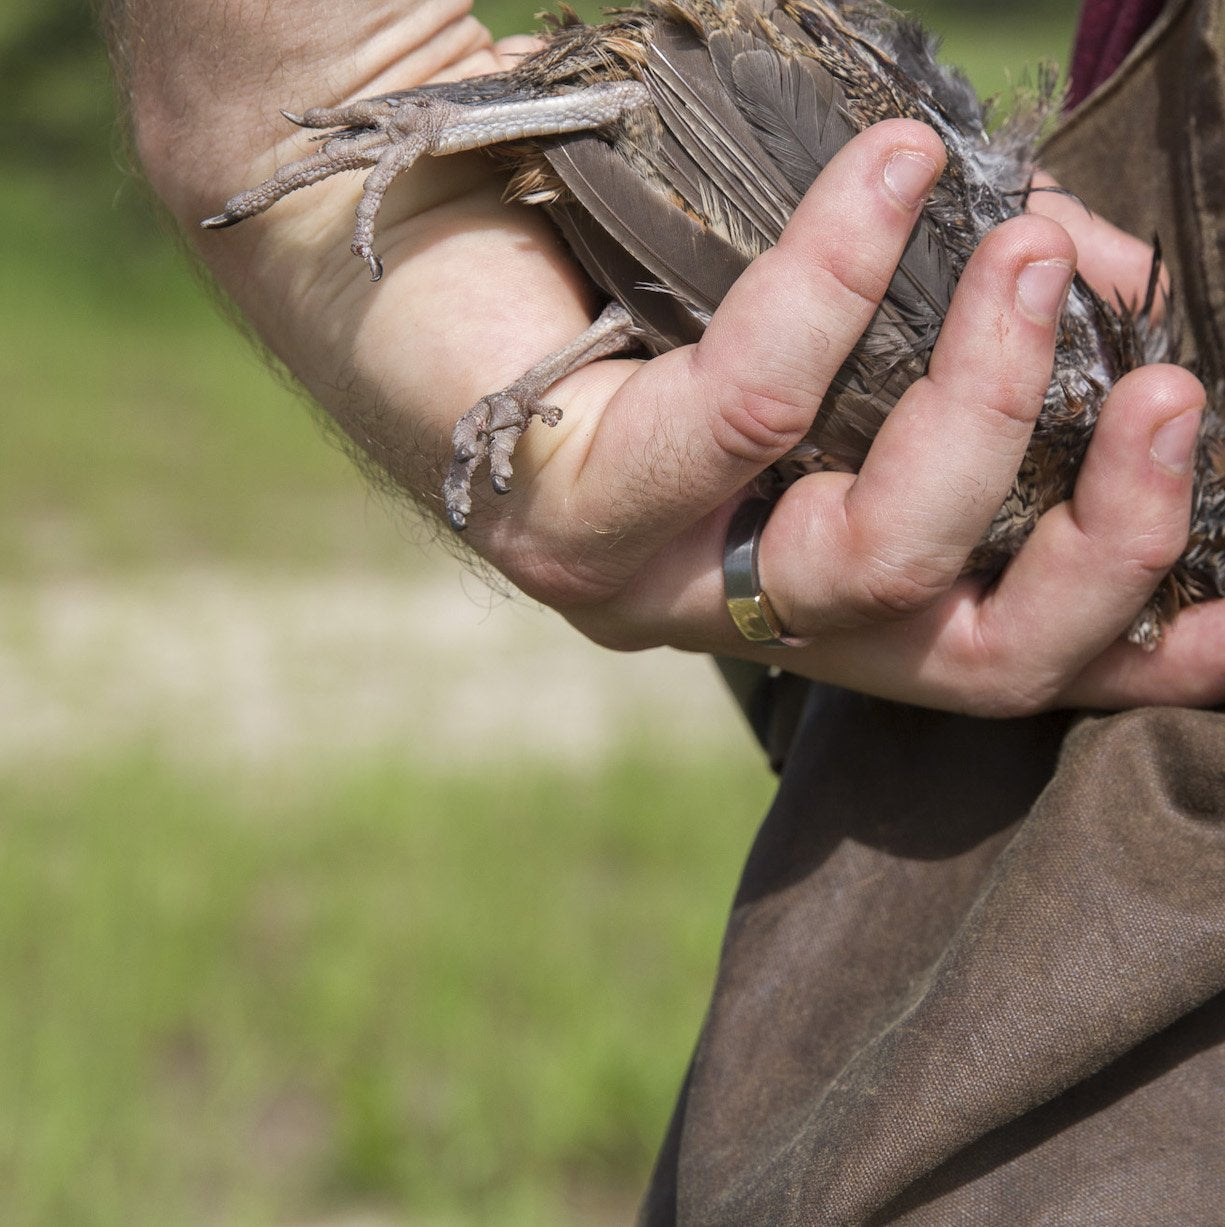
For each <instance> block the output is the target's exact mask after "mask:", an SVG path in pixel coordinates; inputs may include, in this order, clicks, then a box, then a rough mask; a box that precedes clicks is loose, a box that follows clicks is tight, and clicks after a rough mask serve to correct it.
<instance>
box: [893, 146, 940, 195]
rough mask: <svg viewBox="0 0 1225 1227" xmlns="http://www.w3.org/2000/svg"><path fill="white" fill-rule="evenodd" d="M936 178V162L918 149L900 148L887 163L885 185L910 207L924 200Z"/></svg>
mask: <svg viewBox="0 0 1225 1227" xmlns="http://www.w3.org/2000/svg"><path fill="white" fill-rule="evenodd" d="M935 178H936V164H935V162H933V161H932V160H931V158H929V157H928V156H927V154H925V153H919V152H918V151H917V150H913V149H899V150H898V152H897V153H895V154H894V155H893V157H891V158H890V159H889V161H888V163H886V165H885V186H886V187H888V189H889V190H890V191H891V192H892V193H893V194H894V196H896V197H897V198H898V200H900V201H901V202H902V204H904V205H905V206H906V208H908V209H913V208H915V207H916V206H917V205H918V204H919V203H920V202H921V201H922V199H923V198H924V197H925V196H926V195H927V189H928V188H929V187H931V185H932V183H933V182H934V181H935Z"/></svg>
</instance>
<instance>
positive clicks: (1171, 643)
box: [1060, 601, 1225, 710]
mask: <svg viewBox="0 0 1225 1227" xmlns="http://www.w3.org/2000/svg"><path fill="white" fill-rule="evenodd" d="M1222 644H1225V601H1212V602H1210V603H1209V604H1206V605H1195V606H1193V607H1192V608H1190V609H1185V610H1183V612H1182V613H1180V614H1179V615H1178V618H1177V620H1176V621H1175V623H1174V625H1173V626H1170V627H1167V628H1166V631H1165V633H1164V635H1163V636H1162V639H1161V643H1160V644H1159V645H1158V647H1157V650H1156V651H1155V652H1142V651H1140V650H1139V649H1137V648H1136V647H1135V645H1134V644H1130V643H1127V642H1126V641H1124V640H1119V641H1117V642H1115V643H1114V644H1112V645H1111V646H1110V647H1109V648H1107V650H1106V651H1105V652H1103V653H1102V655H1101V656H1099V657H1097V658H1096V659H1095V660H1094V661H1093V662H1092V663H1091V664H1090V665H1089V666H1088V667H1087V668H1086V669H1085V670H1084V671H1083V672H1082V673H1081V674H1080V676H1079V677H1077V678H1076V679H1075V681H1074V682H1073V683H1072V684H1071V685H1070V686H1068V687H1067V688H1066V689H1065V691H1064V692H1063V694H1062V695H1061V700H1060V701H1061V702H1062V703H1063V704H1064V705H1065V706H1068V707H1099V708H1103V709H1106V710H1113V709H1115V708H1123V707H1139V706H1151V705H1154V704H1157V705H1165V706H1169V705H1176V706H1179V707H1210V706H1213V705H1216V704H1219V703H1221V702H1223V701H1225V652H1222V650H1221V645H1222Z"/></svg>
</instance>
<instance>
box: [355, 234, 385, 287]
mask: <svg viewBox="0 0 1225 1227" xmlns="http://www.w3.org/2000/svg"><path fill="white" fill-rule="evenodd" d="M349 250H350V251H351V252H352V253H353V254H354V255H355V256H360V257H361V258H362V259H363V260H365V261H366V263H367V264H368V265H369V266H370V280H371V281H381V280H382V277H383V261H382V260H380V259H379V258H378V256H376V255H375V254H374V252H372V251H371V250H370V248H369V247H366V246H365V245H364V244H362V243H354V244H353V246H352V247H350V248H349Z"/></svg>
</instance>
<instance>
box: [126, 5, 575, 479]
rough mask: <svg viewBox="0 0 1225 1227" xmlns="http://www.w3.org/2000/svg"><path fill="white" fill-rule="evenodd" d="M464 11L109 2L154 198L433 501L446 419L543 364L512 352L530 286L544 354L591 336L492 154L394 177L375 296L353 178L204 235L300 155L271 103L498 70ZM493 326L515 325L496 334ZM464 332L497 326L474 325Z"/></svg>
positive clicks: (353, 421) (354, 427) (312, 100)
mask: <svg viewBox="0 0 1225 1227" xmlns="http://www.w3.org/2000/svg"><path fill="white" fill-rule="evenodd" d="M470 3H471V0H418V2H416V3H413V0H401V2H400V3H393V2H386V3H382V2H373V0H295V2H294V3H264V2H255V0H238V2H236V3H228V4H224V5H222V4H218V3H216V0H113V3H112V11H111V14H110V16H111V21H110V25H111V27H112V47H113V51H114V53H115V58H116V62H117V65H118V74H117V75H118V77H119V81H120V86H121V90H122V92H123V93H124V94H125V95H126V100H127V102H128V106H129V111H130V115H131V126H132V131H133V137H134V144H135V147H136V150H137V152H138V155H139V158H140V160H141V162H142V164H143V167H144V170H145V173H146V175H147V176H148V179H149V181H150V183H151V185H152V186H153V188H154V190H155V191H156V192H157V194H158V195H159V196H160V197H161V198H162V200H163V201H164V202H165V203H166V205H167V206H168V208H169V209H170V211H171V213H172V214H173V215H174V217H175V218H176V220H177V221H178V223H179V224H180V225H181V226H182V228H183V231H184V233H185V235H186V236H187V237H188V241H189V242H190V243H191V245H192V246H193V247H194V248H195V249H196V251H197V252H198V254H199V255H200V257H201V259H202V261H203V263H204V264H205V266H206V267H207V268H208V270H209V272H210V273H211V275H212V276H213V277H214V278H215V279H216V281H217V282H218V284H219V285H220V286H221V288H222V289H223V290H224V291H225V293H226V294H227V296H228V297H229V298H231V299H232V300H233V301H234V303H235V304H236V305H237V307H238V308H239V309H240V311H241V312H242V314H243V316H244V317H246V319H247V320H248V321H249V322H250V323H251V324H252V325H253V326H254V329H255V331H256V332H257V333H258V334H259V335H260V337H261V338H262V339H263V341H264V342H265V343H266V344H267V345H268V347H269V348H270V349H271V350H272V351H273V353H274V354H276V355H277V357H279V358H280V359H281V360H282V361H283V362H284V363H285V365H286V366H287V367H288V368H289V369H290V370H291V371H292V372H293V374H294V375H295V376H296V377H297V378H298V379H299V380H300V381H301V382H302V383H303V384H304V385H305V386H306V387H307V389H308V390H309V391H310V392H311V393H312V395H313V396H314V397H315V398H316V399H317V400H318V401H319V402H320V403H321V404H322V405H323V406H324V408H325V409H326V410H327V411H328V412H329V414H330V415H331V416H332V417H334V418H335V419H336V421H337V422H338V423H339V424H340V426H341V427H342V428H343V429H344V431H345V432H346V433H347V434H349V435H350V436H351V437H352V438H353V439H354V440H355V441H356V442H357V443H358V444H359V445H360V446H361V448H362V449H363V450H365V451H366V452H368V453H369V454H370V455H371V456H372V457H373V458H374V459H375V461H376V462H377V463H378V464H379V465H380V466H381V467H383V468H385V469H387V470H388V471H390V472H391V473H392V475H393V476H394V477H395V479H396V480H397V481H398V482H399V484H401V485H402V486H403V487H404V488H405V489H407V490H408V491H409V492H410V493H411V494H413V495H414V497H418V498H428V497H429V495H430V494H431V492H432V491H434V490H435V489H436V488H437V486H438V482H439V479H438V476H437V470H438V468H439V467H440V465H441V464H442V461H443V459H444V457H445V456H446V454H447V452H448V450H449V447H448V440H449V437H450V431H451V427H452V425H453V424H454V421H455V419H456V418H457V417H458V416H459V415H460V414H461V413H463V412H464V411H465V410H466V409H468V408H469V407H470V406H471V404H472V403H473V402H474V401H475V400H476V399H477V398H478V397H480V396H481V395H483V394H484V393H485V392H487V391H488V390H489V389H490V388H491V387H498V386H500V385H501V384H504V383H507V382H509V381H510V380H511V379H512V378H514V377H515V376H516V375H518V374H519V373H520V372H521V370H522V369H523V367H524V365H525V364H526V361H528V360H531V359H533V358H534V357H536V356H539V355H538V354H533V353H526V352H525V350H524V342H523V336H524V328H523V324H524V319H523V316H524V308H523V299H524V297H525V293H527V292H529V288H530V298H531V301H532V302H534V303H538V304H539V309H540V313H541V315H542V316H543V315H546V314H550V313H551V316H552V317H553V318H552V319H550V321H549V322H550V326H551V327H553V328H554V329H555V331H554V332H553V333H552V334H551V335H548V336H547V337H546V338H545V339H544V340H543V341H542V342H541V344H542V345H543V347H544V348H543V349H542V351H541V352H547V349H548V347H549V345H557V344H560V343H561V342H562V341H564V340H567V339H569V337H570V336H571V335H573V333H574V332H575V331H577V330H578V328H579V327H581V326H582V324H583V322H585V318H586V317H585V312H586V306H587V304H586V302H585V300H584V298H583V295H584V290H583V286H582V282H581V280H579V279H578V278H577V277H576V275H575V274H574V273H573V271H572V269H571V268H570V265H569V262H568V261H567V260H565V258H564V257H563V256H562V255H561V252H560V248H559V245H558V243H557V240H556V239H555V238H554V236H553V235H552V233H551V231H550V229H549V228H548V226H547V223H546V222H545V220H544V219H543V217H540V216H538V215H537V214H536V213H535V211H529V210H526V209H519V210H507V209H506V208H505V207H504V206H503V205H502V204H501V193H502V190H503V183H502V182H501V180H500V179H499V178H498V177H497V175H496V174H495V173H494V170H493V164H492V162H491V161H490V160H489V159H488V158H485V157H483V156H474V157H453V158H445V159H426V160H425V161H424V162H423V164H422V165H421V166H419V167H415V168H414V169H413V170H412V171H410V172H408V173H407V174H403V175H401V176H400V177H399V178H398V179H397V181H396V183H395V185H394V186H393V189H392V191H391V192H390V193H389V194H388V198H387V200H386V202H385V205H384V208H383V210H382V213H381V215H380V244H381V250H382V251H383V253H384V254H385V255H386V256H387V257H388V259H387V276H386V278H385V279H384V281H383V282H382V283H381V284H380V285H379V286H378V287H372V286H371V285H370V282H369V279H368V276H367V275H366V273H365V271H364V269H363V267H362V265H361V264H360V263H359V262H358V261H356V260H354V259H353V257H352V256H351V255H350V254H349V251H348V247H349V236H350V234H351V231H352V227H353V208H354V204H355V202H356V194H355V190H354V189H355V184H354V182H353V180H352V177H351V176H348V175H344V176H339V177H338V178H337V179H335V180H331V181H328V182H325V183H321V184H317V185H316V186H314V187H312V188H310V189H309V190H308V191H305V192H302V193H299V194H297V195H295V196H293V197H291V198H289V199H287V200H285V201H283V202H282V203H281V204H280V205H278V207H277V208H276V209H275V210H273V211H272V212H271V213H270V214H268V215H266V216H262V217H256V218H252V219H250V220H249V221H247V222H245V223H244V224H243V225H242V226H239V227H236V228H234V229H232V230H227V231H224V232H222V233H212V232H206V231H201V230H200V229H199V225H198V223H199V220H200V219H201V218H202V217H205V216H207V215H209V214H212V213H216V212H217V210H218V208H219V207H220V206H221V205H222V204H223V203H224V201H225V200H226V198H227V197H228V196H230V195H231V194H233V193H234V192H235V191H238V190H239V189H242V188H245V187H248V186H250V185H251V184H252V183H255V182H258V181H259V180H261V179H263V178H264V177H265V176H266V175H268V174H269V173H271V171H272V170H273V169H274V168H275V167H276V166H278V165H282V164H285V163H287V162H290V161H292V160H294V159H295V158H298V157H301V156H302V155H303V152H304V150H307V149H309V144H308V142H307V140H306V138H305V137H304V134H303V133H302V132H301V131H300V130H299V129H297V128H294V127H293V126H292V125H290V124H289V123H287V122H286V121H285V120H284V119H283V118H282V117H281V115H280V113H279V112H280V109H281V108H285V109H288V110H297V111H302V110H306V109H308V108H309V107H311V106H315V105H331V104H336V103H340V102H343V101H347V100H350V99H353V98H356V97H358V96H362V95H367V94H371V93H378V92H380V91H387V90H393V89H403V88H407V87H411V86H413V85H416V84H420V83H421V82H423V81H425V80H429V79H437V78H442V77H451V78H454V77H459V76H466V75H475V74H477V73H483V72H491V71H495V70H496V69H498V68H499V67H501V65H500V63H499V61H498V57H497V54H496V50H495V48H494V47H493V45H492V43H491V40H490V38H489V35H488V33H487V31H486V30H485V29H484V27H483V26H481V25H480V24H479V23H478V22H477V21H476V20H475V19H474V18H473V17H472V16H471V15H470V13H469V8H470ZM542 251H544V252H546V253H547V259H546V260H545V261H543V262H542V261H541V259H540V254H541V252H542ZM457 270H460V271H459V273H457ZM478 270H479V272H478ZM567 309H569V311H570V312H571V313H572V317H568V315H567ZM504 312H513V314H514V316H515V319H514V326H513V328H512V327H510V326H507V327H505V328H499V327H497V326H496V321H497V318H498V316H499V314H500V313H504ZM470 317H475V318H482V319H485V320H487V321H491V322H490V323H488V324H487V326H485V327H483V328H482V329H474V328H472V327H471V326H468V325H467V320H468V319H469V318H470Z"/></svg>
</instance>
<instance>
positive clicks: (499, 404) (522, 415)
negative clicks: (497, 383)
mask: <svg viewBox="0 0 1225 1227" xmlns="http://www.w3.org/2000/svg"><path fill="white" fill-rule="evenodd" d="M543 392H544V388H543V387H541V386H539V384H538V382H536V381H534V380H532V378H531V375H530V373H529V374H528V375H525V376H524V377H523V378H522V379H518V380H516V381H515V382H514V383H512V384H511V385H510V386H509V387H507V388H503V389H502V391H500V392H494V393H493V394H492V395H491V396H483V397H482V398H481V399H480V400H479V401H477V403H476V404H475V405H474V406H473V407H472V408H471V409H469V410H468V412H467V413H465V414H464V416H463V417H462V418H460V419H459V421H458V422H456V423H455V430H454V431H453V432H452V434H451V445H452V449H453V451H452V459H451V471H450V472H449V473H448V474H447V478H446V481H444V482H443V485H442V495H443V502H444V504H445V506H446V512H447V519H448V520H450V522H451V527H452V528H454V529H455V530H456V532H460V531H462V530H463V528H464V527H465V526H466V524H467V522H468V516H469V515H470V514H471V512H472V479H473V477H474V476H475V475H476V472H477V470H478V469H479V468H480V467H481V465H482V464H483V463H485V462H488V464H489V483H490V485H492V486H493V488H494V490H495V491H496V492H497V493H498V494H507V493H509V491H510V479H511V477H513V476H514V468H513V466H512V465H511V456H513V455H514V451H515V448H516V447H517V446H518V444H519V439H520V438H521V437H522V435H523V432H524V431H525V430H526V429H527V425H528V423H529V422H530V421H531V420H532V418H534V417H538V418H540V420H541V421H542V422H544V424H545V425H546V426H556V425H557V424H558V422H560V421H561V410H560V409H558V408H557V406H556V405H549V404H546V403H545V402H544V401H543V400H542V399H541V395H542V393H543Z"/></svg>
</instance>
